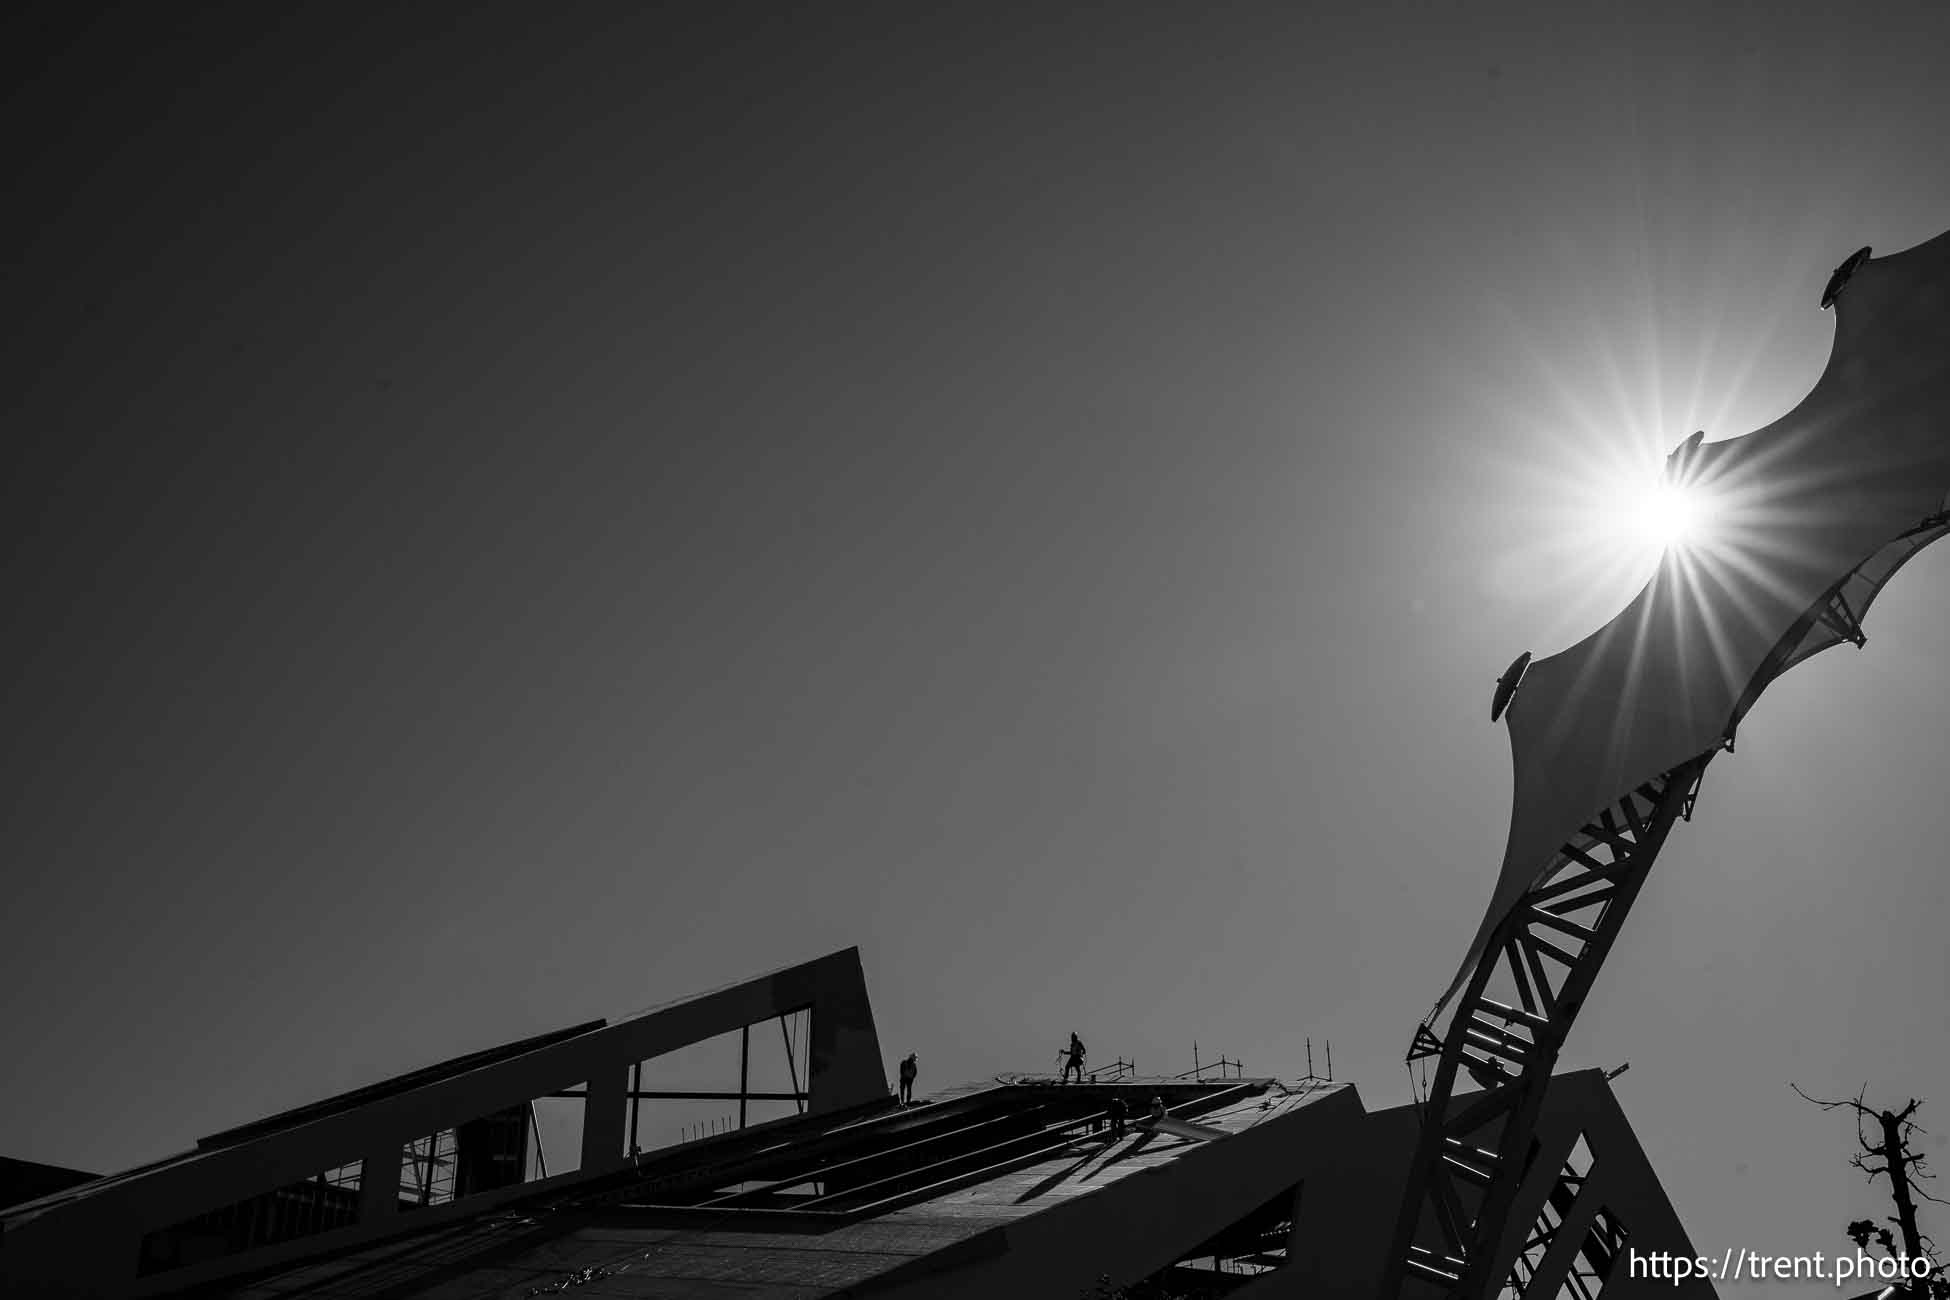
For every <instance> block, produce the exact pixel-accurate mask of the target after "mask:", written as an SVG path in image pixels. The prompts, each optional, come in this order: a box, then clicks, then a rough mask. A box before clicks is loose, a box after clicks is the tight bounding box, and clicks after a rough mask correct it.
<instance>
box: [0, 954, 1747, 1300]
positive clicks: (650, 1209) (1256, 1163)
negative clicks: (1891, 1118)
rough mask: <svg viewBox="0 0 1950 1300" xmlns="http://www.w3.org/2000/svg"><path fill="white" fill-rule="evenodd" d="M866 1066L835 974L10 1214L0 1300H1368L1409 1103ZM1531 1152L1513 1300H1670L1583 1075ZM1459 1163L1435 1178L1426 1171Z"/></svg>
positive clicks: (1646, 1188)
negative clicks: (654, 1135) (677, 1123)
mask: <svg viewBox="0 0 1950 1300" xmlns="http://www.w3.org/2000/svg"><path fill="white" fill-rule="evenodd" d="M795 1026H796V1028H795ZM714 1041H715V1042H721V1043H723V1042H728V1043H730V1044H732V1045H734V1047H735V1049H736V1054H735V1057H734V1058H733V1060H732V1062H731V1064H732V1065H733V1067H734V1068H735V1071H736V1073H735V1075H734V1076H733V1077H731V1078H727V1079H725V1080H724V1081H723V1082H722V1084H721V1086H719V1087H717V1088H701V1087H693V1088H683V1089H678V1088H668V1087H661V1086H653V1084H655V1083H656V1081H657V1078H658V1064H659V1062H660V1061H666V1060H669V1059H672V1058H675V1057H678V1056H681V1054H682V1053H684V1052H685V1051H687V1050H690V1049H693V1048H695V1047H696V1046H697V1045H699V1044H705V1043H709V1042H714ZM755 1042H756V1043H761V1044H762V1043H766V1042H771V1043H773V1044H774V1045H775V1046H781V1047H782V1048H783V1053H782V1054H783V1057H784V1063H785V1069H786V1077H785V1080H784V1086H782V1087H776V1086H771V1081H770V1080H769V1079H767V1078H761V1077H759V1072H758V1071H757V1070H756V1069H755V1061H754V1044H755ZM883 1059H884V1058H883V1056H882V1053H881V1046H880V1040H879V1036H878V1034H877V1033H876V1031H875V1027H874V1019H873V1013H872V1008H871V1006H870V1004H869V1002H868V999H867V991H866V982H865V978H864V974H863V971H862V968H861V964H860V959H859V954H858V952H857V950H853V949H848V950H845V951H842V952H837V953H833V954H831V955H830V956H827V957H823V958H820V959H818V960H816V961H811V962H807V963H805V964H804V965H800V966H794V967H791V968H789V969H786V970H781V971H778V972H775V973H773V974H770V975H766V976H762V977H760V978H757V979H753V980H750V981H748V982H745V983H742V984H738V985H736V986H733V987H731V988H726V989H721V990H719V991H717V992H714V993H710V994H705V995H702V996H699V997H694V998H690V999H687V1000H684V1001H680V1002H676V1003H673V1004H668V1005H665V1006H663V1007H661V1008H659V1009H656V1010H653V1011H649V1012H644V1013H641V1014H639V1015H635V1016H632V1017H629V1018H627V1019H623V1020H620V1021H616V1022H614V1023H611V1022H606V1021H600V1020H598V1021H591V1022H588V1023H586V1024H580V1025H576V1026H573V1027H571V1028H568V1029H564V1030H561V1031H559V1032H556V1033H551V1034H545V1035H542V1036H539V1037H535V1038H528V1039H524V1040H521V1041H518V1042H513V1043H508V1044H506V1045H504V1046H501V1047H496V1048H492V1049H489V1050H486V1051H482V1052H476V1053H473V1054H471V1055H468V1056H463V1057H460V1058H457V1059H455V1060H451V1061H447V1062H444V1063H442V1064H439V1065H434V1066H430V1067H428V1068H426V1069H422V1070H417V1071H415V1072H413V1073H410V1074H406V1075H402V1076H400V1077H397V1078H394V1079H389V1080H386V1081H384V1082H382V1083H376V1084H373V1085H371V1086H370V1087H366V1088H362V1089H359V1090H357V1091H354V1092H351V1093H347V1094H344V1095H342V1096H338V1097H333V1098H330V1099H329V1100H325V1101H321V1102H317V1103H315V1104H313V1105H309V1106H305V1107H301V1108H299V1109H297V1110H293V1111H288V1112H286V1113H283V1114H279V1115H273V1116H270V1117H268V1118H265V1119H262V1120H259V1121H257V1122H254V1123H250V1124H245V1125H242V1126H240V1127H236V1128H233V1129H230V1130H228V1131H225V1132H222V1133H217V1134H213V1135H211V1136H209V1137H206V1138H204V1139H202V1140H201V1141H199V1142H198V1143H197V1144H196V1147H195V1149H193V1150H191V1151H186V1152H184V1153H183V1154H181V1155H178V1156H174V1157H171V1158H169V1159H167V1160H162V1161H158V1162H156V1163H154V1164H151V1165H146V1166H143V1167H141V1168H136V1169H131V1170H128V1171H126V1172H123V1173H119V1174H114V1175H111V1176H108V1177H104V1178H98V1179H94V1180H91V1181H87V1182H83V1183H79V1184H77V1185H73V1186H66V1187H61V1188H59V1189H58V1190H54V1191H52V1192H50V1193H48V1194H44V1195H41V1196H39V1197H37V1198H36V1199H33V1200H29V1201H25V1202H23V1203H20V1204H15V1205H12V1206H9V1207H7V1208H6V1209H5V1210H4V1211H0V1222H3V1223H4V1234H3V1235H0V1281H4V1289H5V1291H6V1293H7V1294H8V1295H10V1296H12V1295H49V1296H54V1295H63V1296H66V1295H74V1296H81V1295H86V1296H155V1295H175V1294H193V1295H210V1296H220V1295H221V1296H237V1297H249V1298H250V1300H287V1298H288V1300H299V1298H301V1297H305V1298H315V1300H327V1298H334V1300H338V1298H346V1300H349V1298H350V1297H355V1296H356V1297H362V1298H365V1300H378V1298H380V1297H408V1296H413V1297H461V1296H469V1297H475V1296H500V1297H510V1298H511V1300H512V1298H514V1297H533V1296H539V1295H544V1294H551V1293H554V1292H575V1293H577V1294H579V1295H584V1296H588V1297H590V1298H591V1300H594V1298H595V1297H605V1296H607V1297H622V1296H635V1297H679V1296H695V1297H724V1298H727V1300H728V1298H729V1297H738V1300H759V1298H761V1297H766V1298H775V1300H788V1298H789V1300H810V1298H811V1297H816V1296H861V1297H867V1296H873V1297H923V1296H928V1297H958V1296H965V1297H978V1296H981V1297H992V1296H998V1295H1012V1296H1018V1297H1039V1296H1049V1297H1061V1298H1062V1300H1082V1298H1083V1297H1108V1296H1113V1295H1128V1296H1132V1297H1162V1296H1182V1297H1206V1296H1238V1297H1244V1298H1247V1300H1259V1298H1264V1297H1275V1296H1362V1297H1366V1296H1372V1295H1374V1294H1375V1292H1376V1288H1377V1286H1378V1285H1379V1284H1380V1280H1381V1278H1382V1276H1383V1273H1384V1268H1383V1265H1384V1257H1385V1256H1386V1255H1387V1253H1388V1248H1389V1244H1390V1234H1391V1232H1392V1229H1393V1228H1394V1222H1395V1220H1394V1211H1395V1208H1396V1206H1397V1204H1398V1203H1399V1202H1400V1200H1401V1198H1402V1186H1403V1179H1404V1177H1405V1174H1406V1171H1407V1169H1408V1167H1409V1162H1410V1158H1411V1154H1412V1152H1413V1150H1414V1147H1415V1144H1416V1140H1417V1138H1418V1135H1419V1134H1420V1132H1421V1130H1422V1127H1423V1126H1422V1124H1421V1123H1420V1122H1419V1120H1420V1117H1419V1116H1418V1114H1417V1113H1416V1108H1415V1107H1409V1106H1404V1107H1398V1108H1396V1109H1393V1110H1385V1111H1381V1112H1377V1113H1373V1114H1370V1113H1369V1112H1368V1111H1367V1110H1366V1109H1365V1108H1364V1107H1363V1105H1362V1102H1361V1098H1360V1094H1359V1092H1358V1091H1357V1089H1356V1088H1355V1086H1353V1085H1352V1084H1348V1083H1336V1082H1332V1081H1329V1080H1325V1079H1319V1078H1315V1077H1312V1076H1311V1075H1308V1076H1303V1077H1297V1078H1276V1077H1272V1076H1254V1075H1251V1074H1247V1073H1245V1072H1244V1070H1243V1069H1242V1068H1240V1067H1238V1066H1236V1065H1232V1066H1230V1068H1227V1067H1226V1066H1222V1067H1220V1068H1219V1069H1218V1070H1217V1071H1216V1072H1215V1071H1213V1070H1212V1068H1211V1067H1207V1069H1206V1070H1205V1071H1201V1072H1200V1077H1191V1078H1186V1077H1178V1078H1174V1079H1168V1080H1167V1079H1155V1078H1141V1077H1137V1076H1135V1075H1134V1074H1133V1073H1132V1072H1131V1070H1130V1068H1129V1067H1128V1066H1126V1065H1124V1064H1123V1063H1121V1062H1120V1063H1119V1064H1118V1065H1117V1066H1115V1067H1109V1068H1106V1069H1104V1070H1100V1071H1098V1072H1097V1073H1096V1074H1095V1075H1092V1076H1087V1077H1086V1081H1085V1082H1083V1083H1081V1084H1077V1083H1068V1084H1064V1083H1059V1082H1057V1081H1056V1080H1054V1079H1051V1078H1031V1077H1021V1076H1007V1075H1005V1076H1001V1077H1000V1078H998V1079H996V1080H994V1081H992V1082H987V1083H983V1084H977V1085H971V1086H965V1087H961V1088H956V1089H952V1090H949V1091H946V1092H942V1093H937V1094H935V1095H933V1096H930V1097H923V1098H917V1100H916V1101H915V1103H914V1104H912V1105H908V1106H903V1105H901V1104H900V1103H899V1101H898V1100H897V1099H896V1098H895V1096H894V1095H893V1094H892V1093H891V1092H890V1090H889V1088H888V1084H887V1076H886V1071H885V1067H884V1065H883ZM1214 1073H1216V1074H1217V1076H1218V1077H1204V1076H1209V1075H1212V1074H1214ZM1113 1098H1121V1099H1122V1100H1123V1101H1124V1103H1125V1105H1124V1109H1125V1110H1126V1111H1127V1112H1128V1113H1129V1115H1130V1116H1131V1120H1130V1122H1129V1124H1128V1125H1127V1126H1123V1128H1124V1131H1123V1132H1122V1133H1118V1132H1116V1131H1115V1130H1114V1128H1113V1125H1112V1123H1111V1121H1110V1119H1109V1113H1110V1111H1111V1109H1112V1107H1111V1102H1112V1099H1113ZM1154 1099H1155V1100H1154ZM1471 1101H1472V1097H1471V1096H1470V1095H1465V1096H1462V1097H1459V1098H1458V1099H1457V1101H1456V1103H1455V1104H1457V1105H1458V1106H1467V1105H1469V1104H1471ZM685 1105H689V1106H704V1107H710V1108H715V1113H720V1114H721V1118H718V1119H716V1120H713V1121H710V1122H696V1123H692V1124H688V1125H684V1126H681V1127H675V1128H673V1127H671V1126H669V1125H667V1124H665V1125H661V1126H658V1125H650V1127H657V1128H659V1129H660V1134H659V1137H658V1139H657V1140H656V1141H650V1140H647V1139H648V1138H649V1134H648V1133H647V1132H646V1124H647V1120H646V1115H647V1113H649V1112H651V1111H653V1110H654V1109H655V1108H657V1107H664V1108H669V1107H672V1106H685ZM1160 1110H1161V1111H1162V1115H1161V1116H1160V1115H1159V1114H1158V1111H1160ZM565 1111H566V1112H568V1113H569V1114H570V1115H571V1117H572V1118H573V1120H574V1121H575V1122H574V1123H573V1124H569V1125H565V1124H564V1123H563V1122H562V1114H563V1112H565ZM565 1134H566V1135H567V1136H565ZM1534 1134H1535V1136H1534V1141H1533V1145H1532V1150H1531V1156H1530V1161H1529V1170H1528V1173H1527V1175H1526V1177H1525V1179H1524V1181H1523V1184H1522V1187H1521V1189H1520V1193H1519V1203H1518V1205H1517V1206H1516V1207H1515V1208H1516V1211H1517V1212H1516V1213H1515V1214H1514V1215H1512V1222H1516V1221H1519V1220H1520V1221H1521V1222H1522V1223H1523V1224H1524V1225H1525V1226H1524V1229H1523V1230H1522V1231H1521V1232H1519V1233H1517V1234H1515V1235H1514V1236H1512V1237H1511V1238H1510V1239H1509V1240H1508V1241H1506V1242H1505V1249H1506V1251H1507V1256H1508V1269H1507V1276H1508V1278H1509V1283H1508V1288H1509V1289H1510V1290H1511V1292H1512V1293H1521V1294H1525V1295H1533V1296H1535V1295H1548V1296H1557V1295H1566V1296H1572V1297H1587V1296H1592V1295H1595V1294H1597V1293H1598V1291H1599V1289H1600V1288H1601V1287H1602V1288H1603V1289H1604V1290H1605V1291H1606V1293H1607V1294H1608V1295H1611V1296H1615V1297H1619V1300H1624V1298H1626V1297H1629V1296H1631V1295H1634V1294H1638V1293H1639V1292H1641V1291H1643V1292H1647V1293H1649V1292H1650V1291H1651V1289H1652V1288H1653V1286H1655V1285H1656V1286H1657V1287H1658V1289H1659V1293H1660V1294H1661V1295H1664V1296H1669V1295H1672V1294H1673V1293H1674V1292H1673V1288H1672V1286H1671V1284H1670V1283H1667V1282H1663V1281H1660V1282H1657V1283H1654V1282H1653V1281H1650V1280H1642V1279H1632V1278H1628V1277H1627V1276H1626V1270H1625V1269H1624V1268H1623V1267H1620V1266H1619V1261H1620V1260H1621V1258H1622V1253H1623V1252H1624V1250H1625V1249H1626V1248H1627V1244H1628V1243H1629V1244H1630V1246H1631V1247H1632V1248H1634V1249H1637V1250H1638V1251H1640V1252H1641V1253H1644V1252H1650V1251H1655V1250H1665V1251H1672V1252H1676V1253H1683V1254H1686V1255H1691V1254H1692V1253H1693V1250H1692V1247H1691V1245H1690V1244H1689V1243H1688V1242H1687V1239H1686V1236H1685V1233H1684V1232H1683V1231H1682V1230H1681V1228H1680V1226H1679V1223H1678V1221H1677V1220H1676V1218H1675V1217H1674V1214H1673V1211H1672V1208H1671V1206H1670V1204H1669V1203H1668V1201H1667V1200H1666V1197H1665V1195H1664V1193H1663V1192H1662V1191H1661V1189H1660V1187H1659V1185H1658V1182H1657V1180H1656V1179H1655V1178H1654V1176H1653V1174H1652V1171H1651V1169H1650V1168H1649V1167H1648V1165H1647V1163H1646V1159H1645V1155H1644V1152H1643V1151H1642V1150H1641V1149H1640V1147H1639V1144H1638V1141H1637V1139H1636V1138H1635V1137H1634V1136H1633V1134H1632V1130H1631V1127H1630V1125H1629V1124H1628V1123H1627V1122H1626V1120H1625V1118H1624V1115H1623V1114H1622V1112H1621V1111H1620V1110H1619V1108H1618V1105H1617V1102H1616V1101H1615V1100H1614V1098H1613V1096H1612V1093H1611V1090H1610V1088H1609V1086H1608V1084H1607V1082H1606V1080H1605V1079H1604V1077H1603V1076H1602V1075H1601V1074H1600V1073H1599V1072H1597V1071H1585V1072H1581V1073H1575V1074H1567V1075H1561V1076H1558V1077H1557V1078H1556V1079H1555V1080H1553V1082H1552V1085H1551V1087H1550V1089H1549V1091H1548V1094H1547V1098H1546V1104H1545V1106H1544V1107H1543V1110H1542V1112H1541V1114H1540V1116H1539V1119H1538V1122H1537V1124H1536V1126H1535V1129H1534ZM1481 1158H1482V1157H1481V1155H1480V1154H1478V1153H1471V1152H1468V1151H1465V1150H1458V1151H1456V1152H1453V1153H1452V1156H1451V1160H1452V1168H1453V1170H1454V1171H1455V1172H1456V1173H1457V1174H1458V1176H1460V1177H1467V1176H1468V1171H1469V1170H1470V1168H1471V1167H1472V1161H1475V1160H1480V1159H1481ZM1679 1294H1681V1295H1685V1294H1688V1293H1687V1292H1686V1291H1685V1290H1684V1289H1682V1290H1680V1292H1679ZM1691 1294H1696V1295H1710V1294H1711V1291H1710V1289H1709V1288H1707V1287H1706V1286H1705V1285H1704V1284H1695V1285H1694V1286H1693V1288H1692V1291H1691Z"/></svg>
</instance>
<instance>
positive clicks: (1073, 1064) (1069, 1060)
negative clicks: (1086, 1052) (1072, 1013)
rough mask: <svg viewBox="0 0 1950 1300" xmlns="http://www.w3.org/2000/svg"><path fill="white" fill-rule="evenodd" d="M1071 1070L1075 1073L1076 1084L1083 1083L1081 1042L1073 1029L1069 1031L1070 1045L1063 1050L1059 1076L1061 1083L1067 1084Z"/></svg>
mask: <svg viewBox="0 0 1950 1300" xmlns="http://www.w3.org/2000/svg"><path fill="white" fill-rule="evenodd" d="M1072 1070H1075V1071H1076V1072H1077V1082H1078V1083H1082V1082H1083V1040H1082V1039H1081V1038H1078V1037H1077V1035H1076V1031H1075V1030H1074V1029H1073V1030H1071V1031H1070V1045H1069V1046H1068V1047H1067V1048H1065V1049H1063V1074H1062V1076H1061V1081H1062V1082H1064V1083H1068V1082H1069V1081H1070V1071H1072Z"/></svg>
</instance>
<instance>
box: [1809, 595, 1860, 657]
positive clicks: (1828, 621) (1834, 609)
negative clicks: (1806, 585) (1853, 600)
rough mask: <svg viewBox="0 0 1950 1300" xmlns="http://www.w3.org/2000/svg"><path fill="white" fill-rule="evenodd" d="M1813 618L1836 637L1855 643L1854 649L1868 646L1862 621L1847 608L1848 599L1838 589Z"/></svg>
mask: <svg viewBox="0 0 1950 1300" xmlns="http://www.w3.org/2000/svg"><path fill="white" fill-rule="evenodd" d="M1815 617H1816V618H1818V619H1820V620H1821V622H1822V624H1823V625H1824V626H1826V627H1827V628H1828V630H1829V631H1831V632H1833V633H1834V634H1835V635H1836V636H1839V637H1841V638H1842V639H1843V640H1846V641H1853V642H1855V647H1856V649H1858V650H1859V649H1861V648H1862V647H1863V646H1865V645H1867V644H1869V634H1868V633H1866V632H1864V631H1863V630H1862V620H1861V619H1859V618H1857V617H1856V616H1855V611H1854V610H1852V609H1850V608H1849V607H1848V598H1847V597H1846V596H1844V595H1842V593H1841V589H1840V588H1837V589H1836V590H1835V592H1834V594H1833V595H1831V596H1829V598H1828V599H1827V600H1826V601H1824V602H1823V603H1822V606H1821V608H1820V609H1819V610H1818V611H1817V612H1816V614H1815Z"/></svg>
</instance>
